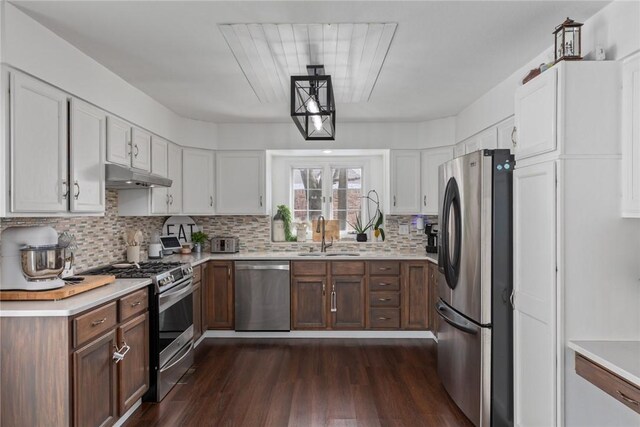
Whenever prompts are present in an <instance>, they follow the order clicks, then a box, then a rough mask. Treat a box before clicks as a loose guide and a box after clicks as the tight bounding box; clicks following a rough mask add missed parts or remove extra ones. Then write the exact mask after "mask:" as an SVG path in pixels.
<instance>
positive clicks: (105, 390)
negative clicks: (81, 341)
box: [36, 330, 118, 426]
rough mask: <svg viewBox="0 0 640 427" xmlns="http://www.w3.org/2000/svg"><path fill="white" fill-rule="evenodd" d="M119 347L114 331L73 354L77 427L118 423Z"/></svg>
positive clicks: (74, 420) (75, 422) (74, 416)
mask: <svg viewBox="0 0 640 427" xmlns="http://www.w3.org/2000/svg"><path fill="white" fill-rule="evenodd" d="M115 346H116V331H115V330H111V331H110V332H107V333H106V334H104V335H102V336H101V337H100V338H98V339H96V340H95V341H93V342H91V343H89V344H87V345H86V346H84V347H82V348H80V349H79V350H77V351H76V352H75V353H73V424H74V425H75V426H110V425H112V424H113V423H114V422H115V420H116V419H117V403H116V398H117V392H118V390H117V383H116V381H117V376H116V364H115V363H114V362H113V352H114V348H115ZM45 357H46V355H45ZM36 410H39V409H37V408H36Z"/></svg>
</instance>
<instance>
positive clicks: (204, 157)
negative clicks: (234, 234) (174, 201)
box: [182, 148, 214, 215]
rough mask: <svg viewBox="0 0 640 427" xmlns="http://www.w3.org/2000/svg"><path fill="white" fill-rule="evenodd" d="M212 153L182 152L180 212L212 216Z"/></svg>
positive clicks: (196, 150)
mask: <svg viewBox="0 0 640 427" xmlns="http://www.w3.org/2000/svg"><path fill="white" fill-rule="evenodd" d="M213 162H214V159H213V151H208V150H199V149H196V148H184V149H183V150H182V212H183V213H184V214H185V215H196V214H213V212H214V210H213V205H214V203H213V180H214V177H213V168H214V164H213Z"/></svg>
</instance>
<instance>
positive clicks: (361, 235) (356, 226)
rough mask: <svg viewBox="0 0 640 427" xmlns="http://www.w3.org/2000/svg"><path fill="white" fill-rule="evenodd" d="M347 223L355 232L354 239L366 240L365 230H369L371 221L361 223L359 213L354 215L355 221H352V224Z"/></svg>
mask: <svg viewBox="0 0 640 427" xmlns="http://www.w3.org/2000/svg"><path fill="white" fill-rule="evenodd" d="M349 225H350V226H351V228H353V230H354V231H355V232H356V240H357V241H358V242H366V241H367V230H369V229H370V228H371V226H372V223H371V222H369V223H368V224H363V223H362V218H361V217H360V215H359V214H357V215H356V222H355V223H353V224H352V223H350V222H349Z"/></svg>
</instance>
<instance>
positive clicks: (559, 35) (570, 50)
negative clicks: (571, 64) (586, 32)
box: [553, 17, 583, 63]
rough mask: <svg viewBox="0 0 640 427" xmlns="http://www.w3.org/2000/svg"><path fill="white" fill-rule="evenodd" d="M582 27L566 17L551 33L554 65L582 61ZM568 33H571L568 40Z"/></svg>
mask: <svg viewBox="0 0 640 427" xmlns="http://www.w3.org/2000/svg"><path fill="white" fill-rule="evenodd" d="M582 25H583V24H581V23H580V22H576V21H574V20H573V19H570V18H569V17H567V19H566V20H565V21H564V22H563V23H562V24H560V25H558V26H557V27H556V29H555V30H554V31H553V38H554V56H555V63H558V62H560V61H564V60H567V61H579V60H581V59H582V56H581V52H582V28H581V27H582ZM568 33H571V37H570V38H567V34H568ZM576 36H577V37H576Z"/></svg>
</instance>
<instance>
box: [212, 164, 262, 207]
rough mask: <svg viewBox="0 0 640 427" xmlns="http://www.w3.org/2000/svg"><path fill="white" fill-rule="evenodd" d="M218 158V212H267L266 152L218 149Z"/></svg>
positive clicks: (216, 184) (216, 202)
mask: <svg viewBox="0 0 640 427" xmlns="http://www.w3.org/2000/svg"><path fill="white" fill-rule="evenodd" d="M215 157H216V167H215V169H216V170H215V173H216V179H215V181H216V182H215V186H216V187H215V188H216V194H215V207H216V212H217V213H218V214H226V215H230V214H237V215H264V214H266V200H265V196H264V194H265V153H264V151H218V152H217V153H216V156H215Z"/></svg>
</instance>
